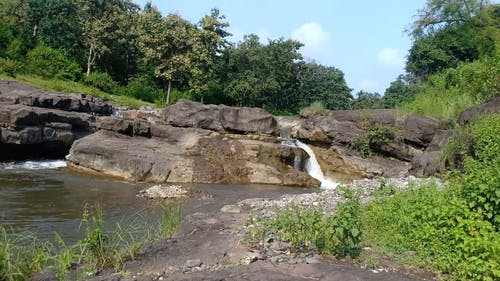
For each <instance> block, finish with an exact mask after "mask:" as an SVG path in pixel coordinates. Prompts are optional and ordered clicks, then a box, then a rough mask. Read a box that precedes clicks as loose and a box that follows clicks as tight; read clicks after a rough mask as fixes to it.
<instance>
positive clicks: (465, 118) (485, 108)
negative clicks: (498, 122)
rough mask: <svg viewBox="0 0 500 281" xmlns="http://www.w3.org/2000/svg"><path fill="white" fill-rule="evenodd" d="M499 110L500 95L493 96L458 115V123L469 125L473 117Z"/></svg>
mask: <svg viewBox="0 0 500 281" xmlns="http://www.w3.org/2000/svg"><path fill="white" fill-rule="evenodd" d="M497 112H500V97H494V98H491V99H489V100H487V101H486V102H485V103H483V104H479V105H476V106H473V107H471V108H469V109H467V110H465V111H464V112H462V113H460V115H459V116H458V124H460V125H462V126H463V125H467V124H468V123H470V122H471V121H472V120H473V119H475V118H477V117H479V116H481V115H485V114H490V113H497Z"/></svg>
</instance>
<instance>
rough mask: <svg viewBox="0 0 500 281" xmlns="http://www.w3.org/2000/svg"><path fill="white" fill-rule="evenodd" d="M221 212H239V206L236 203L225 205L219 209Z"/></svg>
mask: <svg viewBox="0 0 500 281" xmlns="http://www.w3.org/2000/svg"><path fill="white" fill-rule="evenodd" d="M220 211H221V212H223V213H230V214H239V213H241V209H240V207H238V206H237V205H226V206H224V207H222V208H221V209H220Z"/></svg>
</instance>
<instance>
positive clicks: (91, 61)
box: [87, 45, 97, 76]
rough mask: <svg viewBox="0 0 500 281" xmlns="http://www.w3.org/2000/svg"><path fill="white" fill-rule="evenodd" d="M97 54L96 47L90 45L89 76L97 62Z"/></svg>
mask: <svg viewBox="0 0 500 281" xmlns="http://www.w3.org/2000/svg"><path fill="white" fill-rule="evenodd" d="M96 55H97V54H96V53H95V52H94V45H90V48H89V56H88V57H87V76H89V75H90V71H91V70H92V65H93V64H94V62H95V57H96Z"/></svg>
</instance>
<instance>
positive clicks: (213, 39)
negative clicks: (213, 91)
mask: <svg viewBox="0 0 500 281" xmlns="http://www.w3.org/2000/svg"><path fill="white" fill-rule="evenodd" d="M224 20H225V17H224V16H223V15H221V14H220V11H219V10H218V9H212V11H211V12H210V15H206V16H204V17H203V18H202V19H201V20H200V22H199V23H198V28H197V29H196V30H195V32H194V34H193V35H194V38H193V40H194V44H193V45H192V49H191V51H190V52H189V53H188V56H189V60H190V61H191V62H192V65H191V75H190V79H189V85H190V88H191V90H192V91H193V92H194V93H196V94H198V95H200V98H201V101H202V102H203V96H204V95H206V94H207V93H208V91H209V86H210V82H215V83H217V81H214V80H216V72H215V69H216V65H217V64H218V60H220V58H221V56H220V54H221V53H222V52H223V50H224V49H225V48H226V47H227V46H228V42H227V40H226V37H227V36H229V35H230V33H229V32H227V31H226V28H227V27H229V23H227V22H225V21H224Z"/></svg>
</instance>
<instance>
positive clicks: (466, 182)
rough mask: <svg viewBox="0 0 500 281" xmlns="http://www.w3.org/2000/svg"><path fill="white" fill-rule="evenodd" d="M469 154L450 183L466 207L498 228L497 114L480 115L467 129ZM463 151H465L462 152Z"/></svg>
mask: <svg viewBox="0 0 500 281" xmlns="http://www.w3.org/2000/svg"><path fill="white" fill-rule="evenodd" d="M467 132H468V134H469V135H470V138H471V141H472V147H471V148H466V149H467V150H470V151H471V152H472V155H468V156H466V157H465V160H464V163H463V170H464V171H463V173H460V174H459V173H456V174H455V175H454V177H453V178H452V180H451V185H452V186H453V187H454V190H455V191H456V192H458V196H460V197H461V198H463V199H465V200H466V202H467V203H468V206H469V208H470V209H471V210H472V211H474V212H476V213H478V214H480V215H482V216H483V219H485V220H487V221H489V222H491V223H492V224H493V225H495V227H496V228H497V230H498V229H499V227H500V114H492V115H489V116H484V117H482V118H480V119H479V120H476V121H475V122H473V123H472V124H471V125H470V126H469V128H468V130H467ZM463 153H464V154H465V153H466V152H463Z"/></svg>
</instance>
